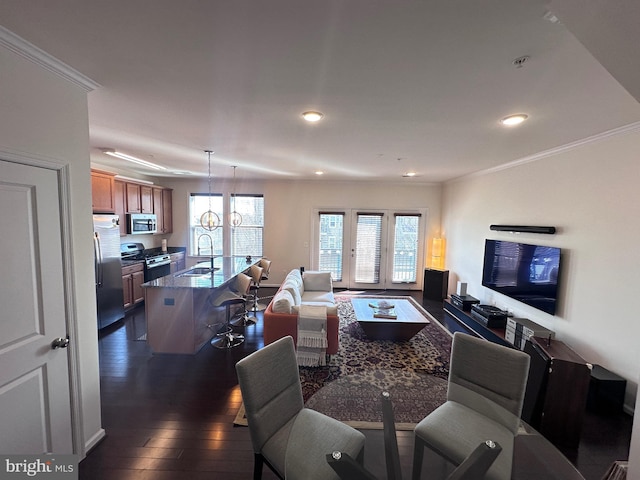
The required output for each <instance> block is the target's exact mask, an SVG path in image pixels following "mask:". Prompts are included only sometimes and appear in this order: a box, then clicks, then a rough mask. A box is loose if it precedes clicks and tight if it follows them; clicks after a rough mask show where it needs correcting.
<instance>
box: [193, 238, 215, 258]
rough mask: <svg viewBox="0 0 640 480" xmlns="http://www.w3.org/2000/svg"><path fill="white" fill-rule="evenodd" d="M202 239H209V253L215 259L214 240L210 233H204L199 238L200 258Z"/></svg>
mask: <svg viewBox="0 0 640 480" xmlns="http://www.w3.org/2000/svg"><path fill="white" fill-rule="evenodd" d="M202 237H207V238H208V239H209V252H211V256H212V257H213V238H211V235H209V234H208V233H203V234H202V235H199V236H198V240H197V242H198V256H200V239H201V238H202Z"/></svg>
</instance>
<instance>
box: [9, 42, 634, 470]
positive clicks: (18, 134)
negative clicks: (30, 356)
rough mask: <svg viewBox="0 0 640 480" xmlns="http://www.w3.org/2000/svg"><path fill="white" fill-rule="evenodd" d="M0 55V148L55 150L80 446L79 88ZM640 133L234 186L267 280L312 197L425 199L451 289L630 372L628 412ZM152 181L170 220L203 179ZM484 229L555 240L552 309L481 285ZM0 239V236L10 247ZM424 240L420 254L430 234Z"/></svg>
mask: <svg viewBox="0 0 640 480" xmlns="http://www.w3.org/2000/svg"><path fill="white" fill-rule="evenodd" d="M628 58H631V56H629V57H628ZM0 63H1V64H2V67H3V71H7V72H11V75H10V77H9V78H7V79H6V82H5V83H4V85H3V92H2V96H1V98H2V107H3V112H5V111H6V112H11V113H12V115H13V116H12V117H11V119H10V120H9V119H8V118H9V115H7V116H5V120H4V121H3V123H2V125H3V129H2V133H1V134H0V139H1V142H0V144H1V145H2V151H3V158H4V159H8V160H13V161H20V160H22V161H24V160H25V152H27V153H26V157H28V158H29V159H30V160H29V161H35V160H33V159H34V158H35V159H36V160H37V161H39V162H42V163H45V164H51V163H54V164H61V163H64V167H63V174H62V176H63V177H64V178H66V182H67V183H63V185H64V186H65V188H67V189H68V190H67V197H66V198H67V203H66V204H65V205H66V207H65V208H68V216H69V218H70V220H69V225H71V224H73V227H74V228H73V229H70V230H69V231H70V233H69V235H68V238H69V243H70V244H72V245H73V248H72V249H70V253H69V254H68V257H69V262H70V263H71V264H72V265H73V268H70V273H71V275H70V279H71V280H72V283H73V284H74V287H73V288H71V290H72V291H74V292H75V296H74V299H73V300H72V301H71V302H70V303H69V311H70V312H71V313H70V315H71V317H72V319H73V320H75V322H72V323H76V324H77V327H76V328H77V331H76V332H75V334H76V338H78V340H79V342H78V343H79V344H80V345H81V346H79V347H78V349H79V351H78V352H77V354H76V355H77V357H76V360H77V363H78V365H82V368H81V369H79V371H78V372H76V375H77V376H78V378H79V379H80V380H81V381H79V382H78V384H77V386H76V392H75V395H76V397H77V400H78V404H79V405H81V406H82V408H79V410H81V411H82V412H81V413H80V411H78V415H79V416H81V417H82V418H83V422H80V425H79V426H77V427H76V428H77V431H76V434H77V435H76V436H77V438H79V439H81V443H82V450H84V451H86V450H88V449H89V448H91V446H92V445H94V444H95V443H96V442H97V441H99V439H100V438H101V424H100V399H99V388H98V379H99V374H98V365H97V358H98V356H97V338H96V332H95V325H94V322H88V321H85V319H92V320H93V319H94V318H95V302H94V301H93V300H92V296H93V294H94V293H93V280H92V279H93V266H92V265H91V264H90V262H88V261H87V259H90V258H91V257H92V252H91V245H90V242H89V240H87V238H89V236H90V217H91V211H90V210H91V208H90V198H91V192H90V187H89V185H88V179H89V168H90V165H89V161H88V153H87V152H89V150H90V147H89V144H88V137H89V126H88V121H87V112H88V104H87V98H86V97H87V95H86V90H83V91H80V90H81V89H78V88H77V87H73V88H72V87H70V86H69V85H67V84H66V83H65V82H66V81H63V80H61V79H60V78H59V77H58V76H55V75H53V74H51V73H50V72H49V71H46V70H45V69H43V68H40V67H36V66H34V64H33V63H31V62H30V61H27V60H25V59H24V58H22V57H18V56H17V55H16V54H14V53H13V52H12V51H9V50H8V49H4V48H3V49H2V52H1V57H0ZM5 67H6V70H5ZM61 138H63V139H65V140H64V141H60V139H61ZM638 145H640V125H639V124H638V123H637V121H636V123H630V124H625V125H624V126H619V128H618V129H615V128H614V129H612V130H608V131H604V132H602V131H595V132H592V135H591V136H589V137H587V138H583V137H580V138H576V139H575V142H574V143H570V144H566V143H565V144H562V145H558V146H557V148H556V149H550V150H547V151H542V152H538V153H534V154H531V155H529V156H525V157H523V158H519V159H518V160H515V161H513V162H511V163H507V164H506V165H503V166H500V167H494V168H487V169H484V170H482V171H479V172H476V173H474V174H469V175H466V176H461V177H458V178H456V179H453V180H449V181H446V182H442V183H433V184H425V183H419V182H413V183H412V182H411V179H400V178H398V180H397V181H393V182H388V183H387V182H384V183H383V182H369V183H367V182H352V181H348V182H347V181H337V180H328V181H313V180H309V181H290V180H287V181H284V180H280V181H278V180H269V181H266V180H265V181H253V182H244V183H243V184H242V185H240V188H239V191H240V190H241V191H245V192H247V193H263V194H264V195H265V199H266V201H265V209H266V210H265V216H266V217H268V221H269V224H270V228H269V230H268V231H267V232H266V233H265V243H264V251H265V253H268V255H269V256H270V257H272V259H273V262H274V266H275V267H274V273H273V280H272V281H273V283H274V284H275V283H277V282H278V281H280V280H282V278H283V276H284V273H283V272H284V271H286V270H287V269H288V268H295V267H296V266H300V265H309V264H310V263H311V259H310V250H309V247H308V246H306V245H312V242H313V241H314V239H313V238H312V232H313V229H312V222H313V218H312V212H313V210H314V209H317V208H326V207H344V208H347V207H348V208H365V207H366V208H380V207H385V208H388V207H393V208H427V209H428V215H427V228H426V235H427V237H428V238H429V239H431V238H433V237H436V236H437V237H441V238H444V239H445V242H446V246H445V252H446V263H445V266H446V268H447V269H448V270H449V271H450V273H451V275H450V279H449V282H450V284H449V291H450V292H452V291H454V289H455V282H456V281H458V280H460V281H463V282H467V283H468V285H469V293H470V294H471V295H474V296H476V297H477V298H480V299H482V300H483V301H487V302H495V303H496V304H497V305H498V306H503V307H505V308H509V309H511V310H513V311H514V312H515V313H517V314H519V315H522V316H525V317H528V318H531V319H532V320H534V321H536V322H538V323H540V324H542V325H544V326H547V327H549V328H551V329H553V330H554V331H555V332H556V333H557V335H558V338H560V339H562V340H563V341H565V342H566V343H568V344H569V345H570V346H571V347H572V348H573V349H575V350H576V351H577V352H579V353H580V354H581V355H582V356H583V357H584V358H586V359H588V361H590V362H593V363H597V364H600V365H603V366H605V367H606V368H608V369H610V370H612V371H614V372H615V373H617V374H619V375H621V376H623V377H624V378H625V379H627V385H628V387H627V394H626V399H625V408H626V410H627V411H628V412H632V411H633V410H634V408H635V403H636V390H637V382H638V378H637V377H638V374H637V365H638V355H637V347H636V342H635V341H634V339H635V337H636V334H637V333H638V332H637V330H638V328H639V327H638V326H637V325H636V322H634V321H633V319H634V313H635V311H634V309H633V307H632V306H631V305H630V304H628V301H627V304H625V303H624V302H621V299H628V298H634V293H635V292H634V291H633V290H632V289H633V288H634V286H635V284H636V283H637V280H638V273H637V270H636V269H635V265H637V264H638V260H640V259H639V258H638V252H637V244H638V243H639V241H640V227H639V226H638V224H637V222H636V221H635V219H636V218H637V213H638V208H640V207H639V206H638V205H639V202H638V200H639V197H638V193H637V189H636V187H635V184H634V183H635V182H634V181H635V178H637V174H638V166H637V151H638ZM198 153H199V152H198ZM62 159H64V162H62ZM395 161H396V160H395V159H394V162H395ZM65 162H66V163H65ZM405 180H406V181H405ZM162 184H163V185H166V186H168V187H171V188H173V189H174V192H175V193H176V194H175V200H174V202H175V204H174V205H175V210H176V211H177V212H183V213H182V215H176V221H177V222H178V223H177V225H180V223H179V222H182V221H184V220H181V219H180V217H181V216H186V213H184V212H186V211H187V209H186V208H185V205H186V202H187V199H186V198H185V197H186V195H188V193H190V192H192V191H200V192H203V191H206V183H205V182H204V181H202V180H201V181H200V182H198V181H195V180H182V179H171V180H167V179H165V178H163V179H162ZM63 190H64V189H63ZM382 191H384V193H381V192H382ZM495 223H504V224H525V225H553V226H555V227H556V228H557V229H558V233H557V234H555V235H553V236H540V235H530V234H521V235H518V236H512V235H511V234H506V233H494V232H491V231H490V230H489V225H490V224H495ZM183 225H184V224H183ZM177 231H179V230H178V228H177V229H176V232H177ZM174 235H175V236H172V237H170V242H171V243H173V244H180V245H184V244H186V241H185V237H184V234H180V233H178V234H174ZM486 238H501V239H512V238H516V239H517V240H518V241H523V242H531V243H536V242H544V243H546V244H549V245H553V246H558V247H560V248H562V249H563V252H564V253H565V256H564V258H563V272H562V276H561V279H560V280H561V297H560V307H559V312H558V314H557V315H556V316H548V315H546V314H541V313H539V312H537V311H535V310H533V309H530V308H528V307H525V306H523V305H522V304H520V303H517V302H514V301H511V300H508V299H506V298H504V297H501V296H498V295H491V294H490V293H489V291H487V290H486V289H484V288H483V287H481V286H480V277H481V268H482V264H481V259H482V249H483V245H484V239H486ZM4 246H5V250H9V249H10V248H12V246H11V245H6V244H4ZM425 248H426V249H427V252H426V253H427V256H428V253H429V251H428V249H429V246H428V245H427V246H425ZM270 283H271V282H270ZM605 299H606V300H605ZM79 319H82V321H80V320H79ZM636 430H637V427H636ZM102 433H103V432H102ZM636 436H637V433H636ZM632 458H633V457H632Z"/></svg>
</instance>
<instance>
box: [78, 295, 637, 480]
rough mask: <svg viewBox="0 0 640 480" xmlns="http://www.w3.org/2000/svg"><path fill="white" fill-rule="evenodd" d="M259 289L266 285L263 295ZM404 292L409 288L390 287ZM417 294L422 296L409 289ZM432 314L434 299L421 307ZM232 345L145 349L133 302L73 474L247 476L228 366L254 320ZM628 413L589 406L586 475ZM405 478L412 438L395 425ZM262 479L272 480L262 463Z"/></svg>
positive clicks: (110, 345)
mask: <svg viewBox="0 0 640 480" xmlns="http://www.w3.org/2000/svg"><path fill="white" fill-rule="evenodd" d="M263 292H264V293H265V294H267V293H268V292H267V289H261V293H263ZM395 293H404V294H408V293H409V292H395ZM414 296H415V297H416V298H417V299H420V300H422V299H421V297H420V296H419V295H417V294H415V293H414ZM425 307H426V308H428V309H429V310H430V311H431V312H432V313H434V314H435V315H436V318H437V317H439V316H441V310H442V306H441V304H438V303H434V302H429V303H427V304H425ZM258 318H259V322H258V324H257V325H255V326H250V327H247V328H246V329H244V330H245V332H244V333H245V337H246V341H245V343H244V344H242V345H241V346H239V347H237V348H234V349H232V350H230V351H222V350H217V349H214V348H211V347H209V346H208V345H206V346H205V347H204V348H203V349H202V350H201V351H200V352H198V354H196V355H152V354H151V352H150V351H149V348H148V347H147V344H146V342H145V341H144V340H141V337H142V336H143V335H144V334H145V331H146V330H145V319H144V309H140V308H139V309H136V310H134V311H133V312H131V313H130V314H129V315H127V317H126V318H125V319H124V321H123V322H119V323H118V324H116V325H114V326H113V327H112V328H109V329H108V330H107V331H105V332H101V334H100V339H99V351H100V380H101V398H102V423H103V427H104V428H105V430H106V432H107V436H106V438H105V439H104V440H103V441H102V442H101V443H100V444H99V445H98V446H96V447H95V448H94V449H93V450H92V451H91V452H90V453H89V455H88V456H87V458H85V459H84V460H83V461H82V462H81V463H80V474H79V478H80V479H81V480H169V479H170V480H183V479H185V480H186V479H189V480H200V479H207V480H211V479H216V478H221V479H223V478H224V479H231V480H233V479H250V478H251V474H252V469H253V453H252V450H251V442H250V439H249V431H248V429H247V428H245V427H234V426H233V419H234V417H235V415H236V412H237V410H238V407H239V406H240V393H239V389H238V385H237V379H236V373H235V363H236V362H237V361H238V360H239V359H240V358H243V357H244V356H246V355H248V354H249V353H251V352H253V351H255V350H257V349H258V348H260V347H262V346H263V343H262V318H261V316H260V315H259V317H258ZM631 424H632V419H631V417H630V416H628V415H624V414H621V415H614V416H602V415H596V414H593V413H588V414H587V418H586V421H585V425H584V427H583V434H582V441H581V444H580V448H579V450H578V452H577V454H575V455H572V456H573V458H572V460H573V461H574V463H575V464H576V465H577V467H578V469H579V470H580V471H581V472H582V474H583V475H584V476H585V477H586V478H587V479H588V480H592V479H593V480H599V479H600V478H601V477H602V475H603V474H604V472H605V471H606V469H607V468H608V467H609V465H610V464H611V463H612V462H613V461H615V460H626V459H627V458H628V451H629V442H630V438H631ZM363 433H365V435H366V437H367V447H366V449H365V465H366V466H367V468H369V469H370V470H371V471H372V472H373V473H374V474H375V475H376V476H377V477H378V478H381V479H382V478H384V477H385V465H384V456H383V454H382V452H383V440H382V432H381V431H375V430H365V431H363ZM398 443H399V446H400V450H401V461H402V464H403V471H404V475H405V478H409V475H410V468H411V467H410V465H411V456H412V448H413V439H412V433H411V432H399V434H398ZM263 478H264V479H273V478H276V477H275V475H273V474H272V473H271V472H270V471H269V469H268V468H266V467H265V469H264V475H263Z"/></svg>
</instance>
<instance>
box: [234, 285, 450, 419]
mask: <svg viewBox="0 0 640 480" xmlns="http://www.w3.org/2000/svg"><path fill="white" fill-rule="evenodd" d="M358 297H359V298H368V297H366V296H361V295H358ZM371 298H375V299H377V300H380V299H381V298H385V299H394V298H402V299H407V300H410V301H411V302H412V304H413V306H414V307H415V308H416V309H417V310H418V311H420V313H422V314H423V315H424V316H425V317H426V318H427V319H429V320H430V323H429V324H428V325H427V326H426V327H425V328H423V329H422V330H421V331H420V332H419V333H418V334H417V335H415V336H414V337H413V338H412V339H411V340H409V341H407V342H392V341H384V340H369V339H368V338H367V337H366V335H365V333H364V332H363V331H362V328H361V327H360V324H359V323H358V322H357V321H356V318H355V314H354V311H353V307H352V306H351V301H350V296H349V295H336V302H337V305H338V316H339V318H340V347H339V351H338V353H337V354H335V355H332V356H331V361H330V362H329V364H328V365H327V366H326V367H315V368H309V367H307V368H300V380H301V383H302V393H303V396H304V400H305V404H306V406H307V407H309V408H312V409H314V410H317V411H319V412H322V413H324V414H326V415H329V416H331V417H333V418H336V419H338V420H341V421H343V422H344V423H346V424H348V425H351V426H353V427H355V428H362V429H379V428H382V414H381V411H380V392H381V391H383V390H387V391H389V392H390V393H391V398H392V400H393V408H394V414H395V419H396V429H398V430H411V429H413V427H414V426H415V424H416V423H418V422H419V421H420V420H422V419H423V418H424V417H425V416H426V415H427V414H429V413H430V412H432V411H433V410H434V409H435V408H436V407H437V406H439V405H441V404H442V403H443V402H444V401H445V398H446V391H447V376H448V372H449V370H448V368H449V357H450V355H451V334H450V333H449V332H448V331H447V330H446V329H445V328H443V327H442V326H440V324H439V323H438V321H437V320H435V319H434V318H433V317H432V316H431V315H429V313H428V312H427V311H426V310H424V309H423V308H422V307H421V306H420V305H419V304H418V303H417V302H415V301H414V300H413V299H412V298H411V297H400V296H395V297H394V296H384V297H382V296H375V297H371ZM243 416H244V408H241V409H240V411H239V412H238V416H237V417H236V420H235V422H234V423H235V424H236V425H246V419H245V418H243Z"/></svg>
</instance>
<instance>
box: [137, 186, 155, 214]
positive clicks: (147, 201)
mask: <svg viewBox="0 0 640 480" xmlns="http://www.w3.org/2000/svg"><path fill="white" fill-rule="evenodd" d="M140 211H141V212H142V213H153V188H151V187H150V186H148V185H140Z"/></svg>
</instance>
